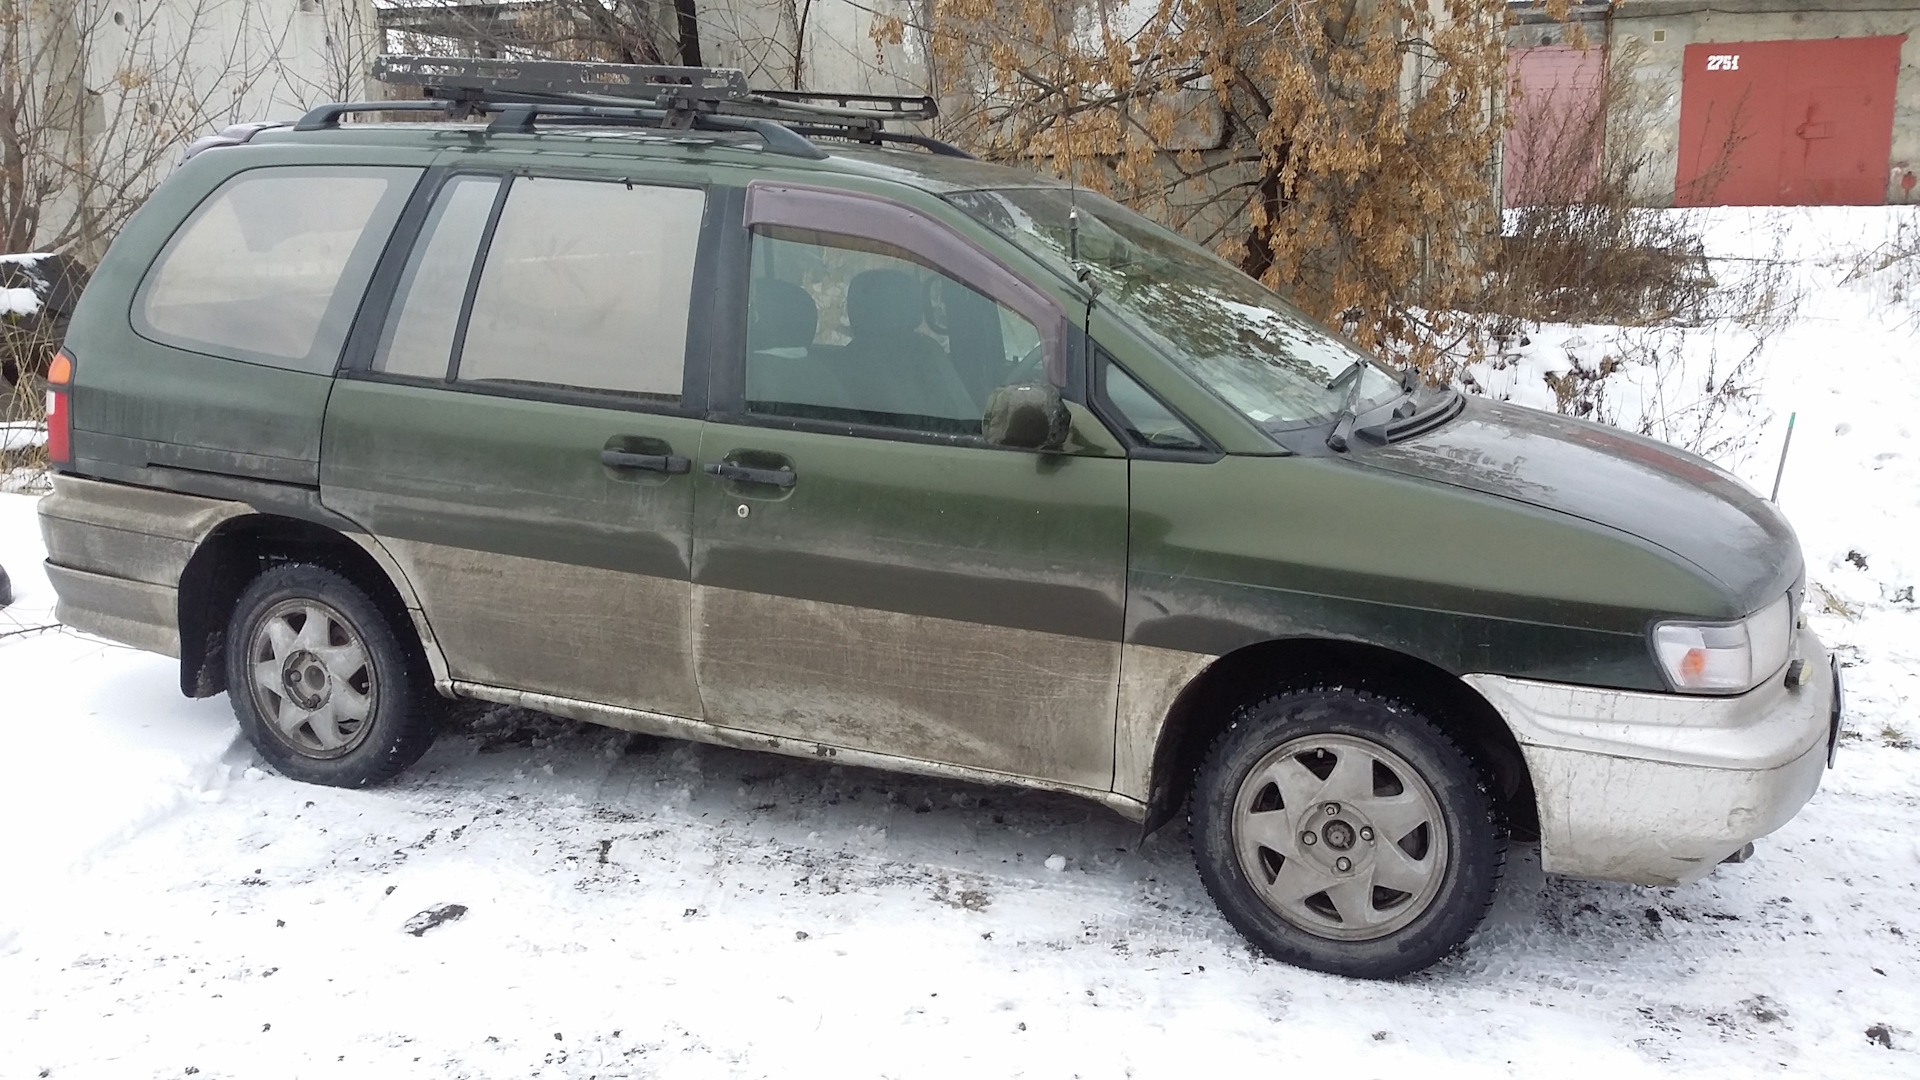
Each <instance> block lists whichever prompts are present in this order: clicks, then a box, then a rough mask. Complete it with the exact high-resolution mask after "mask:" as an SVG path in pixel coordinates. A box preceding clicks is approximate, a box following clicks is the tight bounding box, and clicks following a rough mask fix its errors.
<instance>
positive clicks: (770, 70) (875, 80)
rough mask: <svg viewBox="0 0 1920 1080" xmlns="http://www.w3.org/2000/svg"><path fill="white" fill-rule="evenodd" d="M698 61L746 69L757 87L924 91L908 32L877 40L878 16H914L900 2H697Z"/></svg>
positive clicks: (921, 59)
mask: <svg viewBox="0 0 1920 1080" xmlns="http://www.w3.org/2000/svg"><path fill="white" fill-rule="evenodd" d="M699 11H700V52H701V56H700V58H701V59H702V60H705V61H706V62H707V63H708V64H710V65H713V66H716V67H735V68H740V69H741V70H743V71H745V72H746V73H747V81H748V82H749V83H750V84H751V85H753V86H756V87H763V88H768V89H773V88H779V89H788V90H821V91H841V92H845V93H850V94H853V93H858V94H922V93H925V92H926V86H927V83H928V81H929V79H928V77H927V65H926V58H925V55H924V52H923V50H922V49H921V48H920V47H919V42H918V40H917V37H916V35H915V33H914V31H913V30H912V29H908V30H907V32H906V35H905V40H904V41H903V42H902V43H901V44H899V45H892V44H887V45H876V44H875V43H874V40H873V33H872V30H873V25H874V23H875V21H876V20H877V19H878V18H880V17H882V16H896V17H898V18H901V19H903V20H910V19H911V18H912V17H913V13H912V10H911V9H910V8H909V6H908V5H907V4H906V3H905V2H903V0H872V2H860V3H854V2H851V0H700V2H699Z"/></svg>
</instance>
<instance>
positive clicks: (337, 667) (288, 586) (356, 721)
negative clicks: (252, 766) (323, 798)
mask: <svg viewBox="0 0 1920 1080" xmlns="http://www.w3.org/2000/svg"><path fill="white" fill-rule="evenodd" d="M226 640H227V650H226V652H227V696H228V697H229V698H231V699H232V701H233V712H234V716H235V717H237V718H238V719H239V721H240V730H241V731H242V732H244V733H245V734H246V736H247V739H248V741H249V742H251V743H252V744H253V746H254V749H256V750H258V751H259V752H260V755H261V756H262V757H265V758H266V759H267V760H268V761H270V762H272V763H273V765H274V767H275V768H277V769H279V770H280V771H281V772H282V773H283V774H285V775H287V776H290V777H292V778H293V779H295V780H304V781H306V782H308V783H312V784H327V785H330V786H333V787H363V786H365V785H367V784H374V783H379V782H380V781H382V780H386V779H389V778H391V777H393V776H394V775H396V774H398V773H399V772H400V771H401V770H402V769H405V768H406V767H407V766H409V765H411V764H413V763H414V762H415V761H418V760H419V758H420V755H421V754H424V753H426V750H427V747H428V745H429V744H431V743H432V742H433V713H432V710H431V708H430V707H429V706H430V702H429V701H428V700H427V699H428V697H429V694H430V691H429V690H428V688H427V685H426V681H425V678H424V673H423V672H422V671H420V670H419V666H418V663H417V661H416V660H415V659H414V656H413V654H412V653H410V652H409V651H408V650H407V649H405V648H404V647H403V646H402V645H401V643H400V639H399V638H398V637H397V636H396V635H395V634H394V630H393V627H392V625H391V624H390V623H389V621H388V619H387V617H386V615H385V614H384V613H382V612H381V610H380V608H379V606H378V605H376V604H375V603H374V602H373V599H372V598H371V597H369V596H368V595H367V594H366V593H365V592H364V591H362V590H361V589H360V588H359V587H358V586H356V585H354V584H353V583H352V582H350V581H348V580H347V579H346V578H344V577H342V576H340V575H339V574H336V573H334V572H333V571H331V570H327V569H323V568H321V567H318V566H311V565H307V564H304V563H290V564H286V565H282V566H276V567H274V568H272V569H270V570H268V571H266V572H265V573H263V574H261V575H260V576H259V577H257V578H255V579H254V580H253V583H252V584H250V585H248V586H247V588H246V591H245V592H243V593H241V594H240V600H239V602H238V603H237V604H236V605H235V606H234V611H233V618H232V620H231V621H230V622H229V623H228V625H227V639H226Z"/></svg>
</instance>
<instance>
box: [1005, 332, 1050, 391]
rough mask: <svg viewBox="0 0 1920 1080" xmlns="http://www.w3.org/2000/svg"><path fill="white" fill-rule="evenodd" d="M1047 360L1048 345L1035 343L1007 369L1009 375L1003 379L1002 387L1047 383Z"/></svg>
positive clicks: (1039, 342) (1040, 342)
mask: <svg viewBox="0 0 1920 1080" xmlns="http://www.w3.org/2000/svg"><path fill="white" fill-rule="evenodd" d="M1046 358H1047V343H1046V342H1044V341H1037V342H1034V345H1033V348H1031V349H1028V350H1027V351H1026V352H1024V353H1021V354H1020V356H1019V358H1018V359H1016V360H1014V362H1013V364H1012V365H1011V366H1009V367H1008V368H1007V373H1006V375H1005V376H1004V377H1003V378H1002V379H1001V381H1000V385H1002V386H1018V385H1019V384H1021V383H1034V382H1045V381H1046V371H1045V369H1046Z"/></svg>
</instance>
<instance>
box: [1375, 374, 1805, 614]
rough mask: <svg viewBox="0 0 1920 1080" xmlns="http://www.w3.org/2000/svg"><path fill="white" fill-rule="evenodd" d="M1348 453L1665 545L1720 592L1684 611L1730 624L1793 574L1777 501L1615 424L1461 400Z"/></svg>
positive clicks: (1795, 552)
mask: <svg viewBox="0 0 1920 1080" xmlns="http://www.w3.org/2000/svg"><path fill="white" fill-rule="evenodd" d="M1355 460H1356V461H1357V462H1359V463H1360V464H1362V465H1365V466H1367V467H1368V468H1373V469H1379V470H1382V471H1385V472H1390V473H1394V474H1396V475H1400V476H1411V477H1418V478H1421V479H1426V480H1435V481H1438V482H1440V483H1444V484H1450V485H1453V486H1456V487H1460V488H1465V489H1466V490H1468V491H1477V492H1481V493H1483V494H1488V495H1497V496H1500V497H1502V498H1505V499H1509V500H1512V501H1513V502H1517V503H1524V504H1528V505H1532V506H1538V507H1543V508H1546V509H1549V510H1553V511H1557V512H1559V513H1561V514H1564V515H1566V516H1567V517H1568V518H1570V519H1573V520H1575V521H1582V522H1605V523H1606V524H1607V525H1608V526H1609V527H1611V528H1613V529H1615V530H1618V531H1619V532H1622V533H1625V534H1627V535H1628V536H1632V537H1636V538H1638V539H1641V540H1644V541H1646V542H1647V543H1650V544H1655V545H1657V546H1659V547H1661V548H1664V549H1665V550H1667V551H1669V552H1672V553H1673V554H1674V555H1677V556H1679V557H1680V558H1681V559H1684V560H1686V561H1687V562H1688V563H1690V564H1692V565H1693V566H1694V567H1695V568H1697V569H1698V572H1699V573H1700V574H1701V575H1704V576H1707V577H1708V578H1710V579H1711V580H1712V581H1715V582H1717V583H1718V584H1720V585H1721V586H1723V587H1724V588H1723V590H1722V592H1723V593H1724V594H1725V598H1724V600H1723V601H1722V602H1721V603H1720V604H1719V605H1718V606H1717V607H1711V608H1705V607H1699V608H1692V609H1688V610H1686V611H1685V612H1683V613H1684V614H1689V615H1697V616H1701V617H1708V618H1722V619H1737V618H1740V617H1741V616H1744V615H1747V614H1749V613H1751V612H1753V611H1757V610H1759V609H1761V608H1763V607H1765V606H1767V605H1768V604H1770V603H1772V602H1773V601H1774V600H1775V599H1777V598H1778V597H1779V596H1780V594H1781V593H1783V592H1786V591H1787V590H1788V589H1789V588H1790V587H1792V586H1793V584H1794V582H1795V581H1796V580H1797V579H1798V578H1799V576H1800V571H1801V566H1800V546H1799V543H1798V542H1797V541H1796V539H1795V537H1794V535H1793V528H1792V527H1791V526H1789V525H1788V524H1787V520H1786V518H1785V517H1784V516H1782V515H1781V513H1780V509H1779V508H1778V507H1776V506H1774V505H1773V504H1772V503H1770V502H1767V501H1766V500H1765V499H1763V498H1761V497H1760V496H1759V494H1758V493H1756V492H1755V491H1753V489H1751V488H1749V487H1747V485H1745V484H1743V483H1741V482H1740V480H1739V479H1738V478H1736V477H1734V476H1733V475H1732V474H1731V473H1728V472H1727V471H1726V470H1725V469H1722V468H1720V467H1719V466H1717V465H1715V464H1713V463H1712V462H1710V461H1707V460H1706V459H1704V458H1701V457H1697V456H1695V455H1693V454H1689V453H1687V452H1686V451H1684V450H1680V449H1677V448H1675V447H1672V446H1669V445H1667V444H1666V443H1663V442H1659V441H1657V440H1654V439H1649V438H1647V437H1645V436H1642V435H1635V434H1633V433H1632V432H1629V431H1621V430H1620V429H1618V428H1613V427H1607V426H1605V425H1602V424H1592V423H1587V422H1585V421H1581V420H1576V419H1573V418H1572V417H1566V416H1560V415H1557V414H1555V413H1548V412H1541V411H1540V410H1538V409H1525V408H1521V407H1519V406H1517V405H1508V404H1505V403H1502V402H1491V401H1470V402H1469V403H1468V404H1467V409H1466V412H1465V414H1464V415H1462V416H1461V417H1460V418H1459V419H1457V420H1455V421H1454V422H1452V423H1450V424H1448V425H1446V426H1445V427H1444V428H1441V429H1440V430H1438V431H1435V432H1433V433H1431V434H1428V435H1422V436H1420V437H1418V438H1414V439H1409V440H1407V441H1406V442H1401V443H1394V444H1392V445H1390V446H1384V447H1380V448H1379V449H1376V450H1372V451H1369V452H1367V453H1364V454H1361V455H1359V456H1358V457H1356V458H1355ZM1680 613H1682V612H1676V614H1680Z"/></svg>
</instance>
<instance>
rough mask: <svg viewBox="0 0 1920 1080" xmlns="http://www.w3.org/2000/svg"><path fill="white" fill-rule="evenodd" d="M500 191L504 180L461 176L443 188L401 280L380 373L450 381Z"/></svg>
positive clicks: (378, 358)
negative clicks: (463, 311) (477, 257)
mask: <svg viewBox="0 0 1920 1080" xmlns="http://www.w3.org/2000/svg"><path fill="white" fill-rule="evenodd" d="M499 190H500V180H499V178H497V177H492V176H456V177H454V178H453V179H452V180H449V181H448V182H447V184H446V186H445V187H443V188H441V189H440V193H439V195H438V196H437V197H436V198H435V199H434V202H433V209H432V210H431V211H429V212H428V214H427V220H426V223H425V224H424V225H423V226H422V227H421V229H420V240H419V242H418V243H416V244H415V245H414V249H413V253H412V254H411V255H409V256H408V257H407V266H406V269H405V270H404V271H403V272H402V273H401V275H400V300H399V301H398V302H397V303H395V304H394V305H393V308H392V309H391V310H390V311H389V312H388V313H387V325H386V327H385V328H384V329H383V330H382V331H381V333H380V344H379V347H378V348H377V349H375V350H374V354H373V369H374V370H375V371H384V372H386V373H388V374H390V375H414V376H419V377H422V378H430V379H444V378H446V377H447V372H448V370H449V366H450V365H451V364H452V362H453V343H454V335H455V333H456V332H457V331H458V329H459V326H460V305H461V304H462V303H463V302H464V301H465V300H466V295H467V283H468V282H469V281H470V280H471V279H472V278H473V262H474V253H475V252H477V251H478V250H479V249H480V239H481V236H482V235H483V234H484V233H485V232H486V229H487V218H488V216H490V215H491V214H492V213H493V202H494V197H495V195H497V194H498V192H499Z"/></svg>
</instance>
